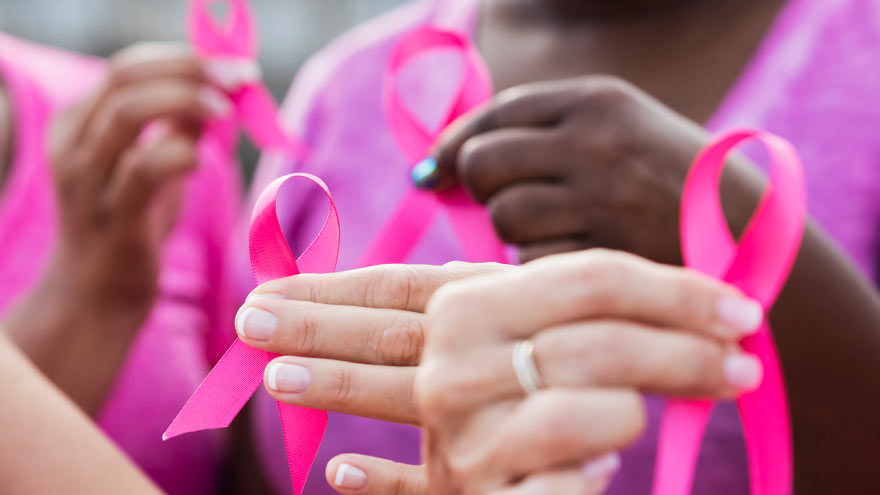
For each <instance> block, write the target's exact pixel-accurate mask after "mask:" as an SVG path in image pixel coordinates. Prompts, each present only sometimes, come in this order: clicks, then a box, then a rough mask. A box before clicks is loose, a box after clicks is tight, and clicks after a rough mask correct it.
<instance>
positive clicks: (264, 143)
mask: <svg viewBox="0 0 880 495" xmlns="http://www.w3.org/2000/svg"><path fill="white" fill-rule="evenodd" d="M208 3H209V1H208V0H194V1H193V2H192V3H191V4H190V16H189V28H190V37H191V39H192V43H193V45H194V46H195V47H196V50H197V52H198V53H199V54H200V55H202V56H203V57H207V58H211V59H213V60H214V61H217V60H220V61H221V62H227V63H234V64H241V65H242V66H243V67H245V68H247V67H248V66H250V67H253V66H254V62H253V57H254V56H255V54H256V42H255V39H254V36H253V30H252V24H251V16H250V11H249V7H248V4H247V2H246V1H245V0H229V1H228V3H229V8H230V12H229V16H228V18H227V22H226V26H224V27H223V28H220V27H218V26H216V24H215V23H214V21H213V20H212V18H211V16H210V13H209V12H208V11H207V8H208ZM230 97H231V98H232V101H233V103H234V104H235V108H236V118H237V121H238V123H239V124H240V125H241V127H243V128H244V129H245V130H246V131H247V133H248V134H249V135H250V136H251V138H252V139H253V141H254V142H255V143H256V145H257V146H258V147H260V148H261V149H264V150H265V149H270V148H271V149H275V150H280V151H283V152H285V153H287V154H288V155H289V156H291V157H293V158H302V156H303V154H304V153H305V147H304V146H303V145H302V144H301V143H300V142H299V141H298V140H296V139H295V138H292V137H290V136H288V135H287V134H286V133H285V132H284V130H283V129H282V128H281V127H280V124H279V120H278V109H277V106H276V105H275V101H274V100H273V99H272V97H271V95H270V93H269V92H268V91H267V90H266V88H265V86H264V85H263V84H262V83H261V82H260V81H259V79H255V80H253V81H252V82H249V83H246V84H243V85H242V86H240V87H239V88H237V89H235V90H232V91H231V94H230ZM295 179H299V180H303V179H304V180H308V181H311V182H313V183H314V184H317V185H318V186H319V187H321V189H322V190H323V191H324V193H325V194H326V196H327V198H328V199H329V203H330V207H329V211H328V214H327V219H326V220H325V222H324V226H323V227H322V229H321V231H320V232H319V233H318V235H317V236H316V237H315V239H314V240H313V241H312V243H311V244H310V245H309V246H308V248H306V250H305V251H304V252H303V254H302V255H301V256H300V257H299V258H298V259H294V256H293V254H292V253H291V252H290V248H289V247H288V244H287V241H286V240H285V238H284V234H283V232H282V230H281V225H280V224H279V221H278V214H277V199H278V194H279V193H280V192H281V190H282V188H283V186H284V185H285V184H287V183H288V182H290V181H292V180H295ZM248 242H249V249H250V258H251V266H252V268H253V272H254V278H255V279H256V282H257V284H261V283H263V282H267V281H269V280H274V279H276V278H280V277H286V276H290V275H296V274H298V273H300V272H311V273H326V272H332V271H334V270H335V268H336V260H337V256H338V254H339V218H338V216H337V214H336V207H335V205H334V204H333V198H332V197H331V195H330V191H329V189H328V188H327V186H326V185H325V184H324V183H323V182H322V181H321V180H320V179H318V178H317V177H315V176H312V175H308V174H290V175H286V176H284V177H281V178H279V179H276V180H275V181H273V182H272V183H271V184H269V186H268V187H266V189H265V190H264V191H263V193H262V194H261V195H260V197H259V198H258V199H257V202H256V204H255V206H254V211H253V215H252V217H251V225H250V231H249V233H248ZM274 357H276V356H275V355H273V354H271V353H268V352H266V351H263V350H259V349H254V348H252V347H249V346H248V345H246V344H245V343H244V342H242V341H240V340H236V341H235V342H234V343H233V344H232V346H230V347H229V349H228V350H227V351H226V353H225V354H224V355H223V357H222V358H221V359H220V361H219V362H218V363H217V365H216V366H215V367H214V369H213V370H211V372H210V373H209V374H208V376H207V377H206V378H205V380H204V381H203V382H202V383H201V385H199V387H198V389H196V391H195V393H193V395H192V397H190V399H189V400H188V401H187V403H186V404H185V405H184V406H183V409H181V411H180V412H179V413H178V415H177V417H176V418H174V421H172V422H171V425H169V426H168V429H167V430H166V431H165V434H164V435H163V436H162V438H163V439H169V438H172V437H175V436H177V435H181V434H184V433H189V432H193V431H199V430H205V429H210V428H225V427H227V426H229V424H230V423H231V422H232V420H233V419H234V418H235V416H236V415H237V414H238V412H239V411H240V410H241V408H242V407H244V405H245V403H247V401H248V400H249V399H250V397H251V395H253V393H254V391H255V390H256V389H257V387H258V386H259V385H260V382H262V381H263V371H264V369H265V368H266V365H267V364H268V363H269V361H271V360H272V359H273V358H274ZM278 410H279V413H280V416H281V426H282V431H283V433H284V444H285V447H286V449H287V462H288V465H289V467H290V479H291V483H292V485H293V491H294V493H296V494H299V493H302V489H303V486H304V485H305V482H306V478H307V477H308V474H309V470H310V469H311V466H312V463H313V462H314V459H315V455H316V454H317V452H318V448H319V447H320V445H321V439H322V438H323V436H324V430H325V428H326V426H327V413H326V412H325V411H319V410H314V409H308V408H303V407H297V406H292V405H289V404H285V403H282V402H279V403H278Z"/></svg>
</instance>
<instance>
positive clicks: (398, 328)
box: [377, 315, 425, 366]
mask: <svg viewBox="0 0 880 495" xmlns="http://www.w3.org/2000/svg"><path fill="white" fill-rule="evenodd" d="M424 344H425V331H424V327H423V326H422V321H421V319H420V318H419V316H418V315H404V316H399V317H396V318H395V319H394V321H392V323H391V325H390V326H389V327H388V328H387V329H385V330H384V331H382V335H381V337H380V338H379V344H378V345H379V349H378V351H377V355H379V356H380V357H381V359H382V361H383V362H385V363H387V364H390V365H393V366H411V365H415V364H418V362H419V358H420V357H421V355H422V348H423V347H424Z"/></svg>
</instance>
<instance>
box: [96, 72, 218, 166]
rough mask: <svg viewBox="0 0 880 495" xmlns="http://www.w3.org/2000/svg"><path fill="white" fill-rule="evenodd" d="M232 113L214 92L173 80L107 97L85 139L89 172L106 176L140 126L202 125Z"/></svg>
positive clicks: (142, 86)
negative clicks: (168, 122) (161, 123)
mask: <svg viewBox="0 0 880 495" xmlns="http://www.w3.org/2000/svg"><path fill="white" fill-rule="evenodd" d="M231 111H232V106H231V103H229V102H228V100H227V99H226V97H225V96H222V95H221V94H220V93H219V92H218V91H216V90H214V89H212V88H209V87H208V86H202V85H198V84H185V83H181V82H180V81H176V80H173V79H161V80H155V81H150V82H145V83H143V84H139V85H137V86H134V87H131V88H129V89H126V90H121V91H118V92H115V93H114V94H113V95H111V96H108V97H107V101H106V103H105V104H104V105H102V106H101V107H100V108H98V109H97V110H96V112H95V115H94V116H93V118H92V120H91V122H89V123H88V124H87V126H88V131H87V132H86V135H85V140H86V142H87V143H91V146H90V157H89V163H87V164H86V165H87V166H88V167H89V168H93V169H95V170H96V171H97V172H99V175H103V176H109V175H110V173H111V171H112V170H113V165H114V164H115V162H116V160H117V158H118V157H119V155H120V154H121V153H122V151H123V150H124V149H126V148H128V147H130V146H131V145H132V144H133V143H134V141H135V139H136V138H137V137H138V135H139V134H140V132H141V130H142V129H143V128H144V126H145V125H146V124H147V123H149V122H151V121H154V120H157V119H171V120H177V121H182V122H202V121H203V120H205V119H207V118H210V117H212V116H218V117H222V116H225V115H228V114H229V113H230V112H231Z"/></svg>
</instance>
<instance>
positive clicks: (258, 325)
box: [235, 308, 278, 342]
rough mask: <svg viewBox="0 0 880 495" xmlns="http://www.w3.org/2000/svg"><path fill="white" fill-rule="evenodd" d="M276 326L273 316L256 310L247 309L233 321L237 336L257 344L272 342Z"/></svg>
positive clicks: (276, 321) (276, 322)
mask: <svg viewBox="0 0 880 495" xmlns="http://www.w3.org/2000/svg"><path fill="white" fill-rule="evenodd" d="M277 325H278V320H277V319H276V318H275V315H273V314H272V313H270V312H268V311H265V310H262V309H258V308H247V309H246V310H244V311H242V312H241V313H240V314H239V315H238V318H236V319H235V330H236V331H238V333H239V335H241V336H242V337H245V338H248V339H251V340H256V341H259V342H268V341H270V340H272V337H273V336H274V335H275V327H276V326H277Z"/></svg>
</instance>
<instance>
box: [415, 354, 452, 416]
mask: <svg viewBox="0 0 880 495" xmlns="http://www.w3.org/2000/svg"><path fill="white" fill-rule="evenodd" d="M444 361H445V360H438V359H433V360H431V361H429V362H425V363H422V365H421V366H419V369H418V370H417V371H416V375H415V381H414V387H415V394H416V397H417V407H418V408H419V410H420V411H422V413H421V419H422V422H423V423H425V424H427V425H435V426H437V425H440V426H442V425H443V424H445V423H446V422H447V421H448V420H449V417H450V416H452V415H453V414H454V413H455V411H456V410H457V407H456V405H457V404H458V401H457V400H455V399H454V398H453V396H454V392H455V390H454V388H455V387H454V385H453V383H452V380H451V379H450V377H449V373H448V367H447V366H446V365H445V362H444Z"/></svg>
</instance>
